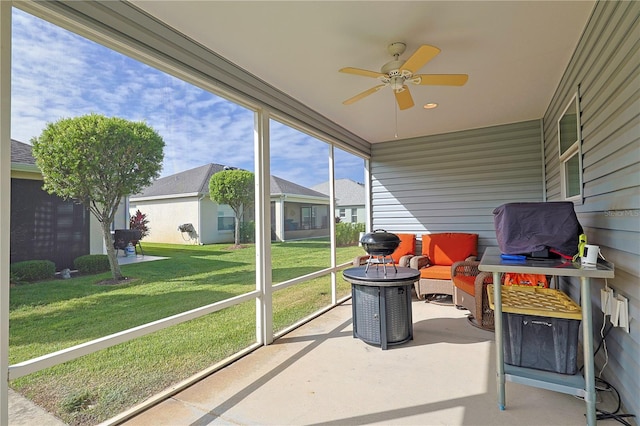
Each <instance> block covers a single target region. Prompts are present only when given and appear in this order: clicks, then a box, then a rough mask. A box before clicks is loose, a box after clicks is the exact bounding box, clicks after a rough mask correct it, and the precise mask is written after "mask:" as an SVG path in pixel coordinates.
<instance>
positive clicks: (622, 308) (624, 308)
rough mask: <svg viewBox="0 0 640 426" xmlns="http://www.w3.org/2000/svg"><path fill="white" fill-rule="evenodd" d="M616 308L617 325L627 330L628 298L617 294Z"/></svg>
mask: <svg viewBox="0 0 640 426" xmlns="http://www.w3.org/2000/svg"><path fill="white" fill-rule="evenodd" d="M616 302H617V309H616V311H617V312H618V327H622V328H624V330H625V331H626V332H627V333H628V332H629V300H627V298H626V297H624V296H620V295H617V296H616Z"/></svg>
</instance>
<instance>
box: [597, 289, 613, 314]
mask: <svg viewBox="0 0 640 426" xmlns="http://www.w3.org/2000/svg"><path fill="white" fill-rule="evenodd" d="M615 304H616V301H615V298H614V295H613V289H611V288H603V289H600V306H601V308H602V312H603V313H604V314H605V315H612V314H613V311H614V310H615Z"/></svg>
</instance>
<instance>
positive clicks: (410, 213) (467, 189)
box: [371, 120, 543, 253]
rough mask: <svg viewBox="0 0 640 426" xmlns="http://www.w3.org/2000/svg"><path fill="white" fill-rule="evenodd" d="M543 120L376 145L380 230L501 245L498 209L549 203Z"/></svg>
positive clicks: (376, 223)
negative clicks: (474, 237)
mask: <svg viewBox="0 0 640 426" xmlns="http://www.w3.org/2000/svg"><path fill="white" fill-rule="evenodd" d="M541 132H542V129H541V121H540V120H534V121H527V122H522V123H515V124H509V125H502V126H494V127H488V128H482V129H475V130H467V131H462V132H456V133H449V134H445V135H436V136H428V137H422V138H415V139H406V140H402V141H393V142H385V143H380V144H374V145H373V147H372V160H371V176H372V183H371V192H372V194H371V204H372V215H373V228H372V229H378V228H383V229H385V230H387V231H390V232H408V233H415V234H418V236H421V235H422V234H425V233H437V232H469V233H476V234H479V246H480V247H479V251H480V253H482V252H484V249H485V248H486V247H487V246H496V245H497V242H496V234H495V229H494V225H493V209H494V208H496V207H498V206H499V205H501V204H504V203H509V202H524V201H542V199H543V187H542V176H543V174H542V142H541V135H542V133H541Z"/></svg>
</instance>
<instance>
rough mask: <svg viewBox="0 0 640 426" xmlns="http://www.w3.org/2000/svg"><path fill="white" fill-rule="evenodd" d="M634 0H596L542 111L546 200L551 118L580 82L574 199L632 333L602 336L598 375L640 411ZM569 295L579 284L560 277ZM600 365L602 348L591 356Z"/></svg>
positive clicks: (638, 61) (552, 189)
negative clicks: (577, 193)
mask: <svg viewBox="0 0 640 426" xmlns="http://www.w3.org/2000/svg"><path fill="white" fill-rule="evenodd" d="M639 17H640V2H618V1H615V2H614V1H611V2H609V1H603V2H598V4H597V5H596V7H595V9H594V13H593V16H592V17H591V19H590V21H589V23H588V25H587V27H586V29H585V33H584V34H583V37H582V39H581V41H580V43H579V45H578V47H577V50H576V52H575V54H574V56H573V58H572V60H571V62H570V64H569V66H568V67H567V70H566V72H565V75H564V77H563V79H562V81H561V82H560V84H559V86H558V88H557V92H556V94H555V96H554V97H553V100H552V102H551V104H550V106H549V109H548V110H547V112H546V113H545V116H544V139H545V168H546V171H547V174H546V185H547V195H548V199H549V201H558V200H560V199H561V193H560V163H559V159H558V135H557V121H558V118H559V117H560V115H561V114H562V111H563V110H564V108H565V107H566V105H567V104H568V103H569V101H570V99H571V97H572V96H573V94H574V93H575V92H576V90H577V88H578V87H580V94H581V100H580V106H581V123H582V141H583V143H582V155H583V157H582V162H583V194H584V200H583V202H581V203H576V206H575V209H576V212H577V214H578V219H579V220H580V223H581V224H582V226H583V227H584V229H585V233H586V234H587V238H588V241H589V243H592V244H596V245H599V246H600V248H601V251H602V253H603V255H604V256H605V257H606V258H607V260H609V261H611V262H613V263H614V264H615V274H616V277H615V279H613V280H610V281H609V283H608V284H609V286H611V287H613V288H614V291H615V292H616V293H620V294H622V295H624V296H625V297H627V298H628V299H629V311H630V317H631V333H630V334H626V333H625V332H624V331H622V329H620V328H614V329H613V330H612V331H611V332H610V334H609V335H608V336H607V348H608V355H609V359H608V364H607V367H606V369H605V370H604V372H603V375H602V377H603V378H604V379H605V380H607V381H609V382H611V383H612V384H613V385H614V387H615V388H616V389H617V390H618V392H619V393H620V395H621V398H622V401H623V410H624V411H625V412H627V413H631V414H635V415H636V416H638V415H640V398H638V395H640V383H639V382H640V380H638V378H640V131H639V129H640V76H639V73H638V69H639V67H640V55H639V53H638V52H639V49H638V47H639V45H640V38H639V37H638V36H639V34H640V29H639V27H638V19H639ZM592 282H593V283H594V284H595V285H592V297H591V298H592V302H593V306H594V308H593V311H594V328H595V329H596V330H597V331H596V334H597V335H596V336H595V339H596V340H595V341H596V342H599V341H600V336H599V330H600V328H601V326H602V323H603V318H602V314H601V310H600V296H599V295H600V289H601V288H602V287H603V286H604V285H605V283H604V281H603V280H592ZM563 290H565V291H566V292H568V293H569V294H570V295H571V296H572V297H573V298H574V299H576V300H577V298H578V297H579V285H578V283H577V282H575V281H567V282H565V286H564V287H563ZM596 362H597V363H598V364H599V367H598V371H599V368H601V366H602V365H604V362H605V359H604V353H603V352H602V351H601V352H600V353H598V355H597V356H596Z"/></svg>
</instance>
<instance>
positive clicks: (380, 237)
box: [360, 229, 400, 256]
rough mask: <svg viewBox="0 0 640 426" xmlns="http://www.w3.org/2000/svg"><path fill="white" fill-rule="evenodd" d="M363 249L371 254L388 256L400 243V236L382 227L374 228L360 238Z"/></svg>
mask: <svg viewBox="0 0 640 426" xmlns="http://www.w3.org/2000/svg"><path fill="white" fill-rule="evenodd" d="M360 243H361V244H362V247H363V248H364V250H365V251H366V252H367V253H369V254H370V255H372V256H389V255H390V254H391V253H393V252H394V251H395V249H397V248H398V246H399V245H400V237H398V236H397V235H396V234H392V233H391V232H387V231H385V230H384V229H376V230H374V231H373V232H369V233H367V234H364V235H363V236H362V238H360Z"/></svg>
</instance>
